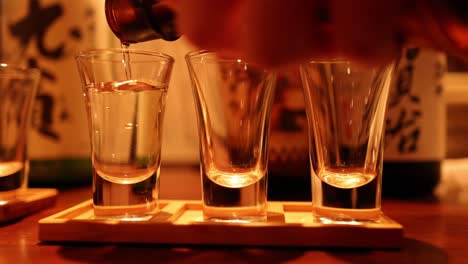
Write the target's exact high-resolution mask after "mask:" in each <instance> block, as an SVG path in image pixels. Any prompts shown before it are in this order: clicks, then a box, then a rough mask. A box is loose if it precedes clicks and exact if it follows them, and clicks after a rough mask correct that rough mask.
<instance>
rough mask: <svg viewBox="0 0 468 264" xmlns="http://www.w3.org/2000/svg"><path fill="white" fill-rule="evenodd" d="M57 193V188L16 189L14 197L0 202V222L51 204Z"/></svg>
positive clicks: (19, 216)
mask: <svg viewBox="0 0 468 264" xmlns="http://www.w3.org/2000/svg"><path fill="white" fill-rule="evenodd" d="M57 194H58V192H57V190H55V189H46V188H37V189H36V188H29V189H25V190H19V191H17V193H16V195H15V196H14V197H12V198H9V199H8V200H6V201H1V202H0V223H5V222H8V221H11V220H15V219H18V218H21V217H23V216H26V215H29V214H32V213H35V212H37V211H40V210H42V209H44V208H47V207H49V206H52V205H53V204H54V203H55V199H56V197H57Z"/></svg>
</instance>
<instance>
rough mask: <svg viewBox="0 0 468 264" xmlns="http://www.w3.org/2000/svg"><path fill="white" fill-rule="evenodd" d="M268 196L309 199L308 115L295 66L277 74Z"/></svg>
mask: <svg viewBox="0 0 468 264" xmlns="http://www.w3.org/2000/svg"><path fill="white" fill-rule="evenodd" d="M268 199H269V200H280V201H288V200H289V201H310V200H311V199H312V196H311V178H310V162H309V145H308V132H307V117H306V113H305V104H304V92H303V89H302V82H301V78H300V74H299V68H298V67H291V68H287V69H284V70H282V71H280V72H279V73H278V74H277V81H276V90H275V99H274V102H273V106H272V113H271V123H270V138H269V153H268Z"/></svg>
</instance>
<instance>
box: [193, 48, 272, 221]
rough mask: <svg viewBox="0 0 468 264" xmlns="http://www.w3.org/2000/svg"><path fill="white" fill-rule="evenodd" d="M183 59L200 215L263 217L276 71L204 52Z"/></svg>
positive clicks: (218, 218) (219, 218) (228, 218)
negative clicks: (194, 124) (195, 138)
mask: <svg viewBox="0 0 468 264" xmlns="http://www.w3.org/2000/svg"><path fill="white" fill-rule="evenodd" d="M186 60H187V64H188V68H189V72H190V77H191V80H192V84H193V90H194V97H195V105H196V110H197V114H198V115H197V117H198V129H199V136H200V170H201V180H202V194H203V197H202V198H203V199H202V200H203V216H204V220H205V221H220V222H237V223H242V222H254V221H263V220H266V219H267V160H268V159H267V158H268V157H267V147H268V133H269V123H270V110H271V106H272V102H273V94H274V83H275V75H274V74H273V73H270V72H268V71H266V70H263V69H262V68H259V67H256V66H255V65H253V64H250V63H248V62H246V61H244V60H241V59H228V58H221V57H218V56H217V54H216V53H213V52H208V51H195V52H191V53H189V54H187V56H186Z"/></svg>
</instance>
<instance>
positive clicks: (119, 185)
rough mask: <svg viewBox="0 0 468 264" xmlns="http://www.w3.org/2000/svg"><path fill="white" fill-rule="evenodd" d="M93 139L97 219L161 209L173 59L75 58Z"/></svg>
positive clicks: (128, 53) (129, 53) (105, 54)
mask: <svg viewBox="0 0 468 264" xmlns="http://www.w3.org/2000/svg"><path fill="white" fill-rule="evenodd" d="M76 61H77V64H78V70H79V74H80V77H81V81H82V86H83V95H84V98H85V102H86V108H87V113H88V122H89V134H90V139H91V154H92V167H93V202H94V213H95V215H96V216H97V217H113V218H120V219H129V220H139V219H146V217H150V216H151V215H152V214H153V213H154V212H155V211H156V210H157V209H158V193H159V168H160V160H161V155H160V154H161V132H162V125H163V117H164V109H165V101H166V94H167V89H168V85H169V79H170V76H171V71H172V66H173V63H174V60H173V59H172V58H171V57H170V56H167V55H165V54H162V53H155V52H147V51H139V50H128V49H112V50H109V49H107V50H89V51H83V52H80V53H79V54H77V55H76Z"/></svg>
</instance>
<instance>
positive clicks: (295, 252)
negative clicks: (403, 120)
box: [0, 160, 468, 264]
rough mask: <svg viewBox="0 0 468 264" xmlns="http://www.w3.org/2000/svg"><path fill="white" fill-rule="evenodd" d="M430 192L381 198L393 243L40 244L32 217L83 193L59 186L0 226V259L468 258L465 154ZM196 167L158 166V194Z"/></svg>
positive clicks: (182, 189) (194, 195)
mask: <svg viewBox="0 0 468 264" xmlns="http://www.w3.org/2000/svg"><path fill="white" fill-rule="evenodd" d="M445 163H446V164H444V175H443V180H442V183H441V184H440V186H439V187H438V189H437V191H436V195H435V197H434V198H433V199H429V200H420V201H414V200H413V201H398V200H384V201H383V211H384V212H385V213H386V214H387V215H389V216H390V217H392V218H393V219H395V220H396V221H398V222H399V223H401V224H402V225H403V226H404V233H405V240H404V244H403V247H402V248H401V249H400V250H355V249H354V250H353V249H317V248H264V247H263V248H248V247H212V246H210V247H208V246H206V247H205V246H198V247H188V246H180V247H172V246H164V245H148V244H146V245H145V244H141V245H135V244H124V245H122V244H117V245H112V244H85V243H62V244H42V243H40V241H39V240H38V224H37V222H38V221H39V220H40V219H42V218H44V217H47V216H49V215H51V214H54V213H56V212H59V211H62V210H64V209H66V208H68V207H70V206H72V205H75V204H77V203H79V202H82V201H84V200H86V199H89V198H90V197H91V188H90V187H80V188H75V189H68V190H61V191H60V194H59V197H58V199H57V203H56V205H55V206H54V207H51V208H48V209H46V210H43V211H41V212H39V213H36V214H34V215H31V216H28V217H25V218H23V219H20V220H17V221H14V222H11V223H8V224H4V225H0V264H4V263H5V264H7V263H48V264H52V263H392V264H393V263H427V264H430V263H468V161H467V160H449V161H446V162H445ZM199 186H200V181H199V176H198V170H197V169H196V168H188V167H187V168H185V167H184V168H182V167H166V168H163V169H162V170H161V198H164V199H199V197H200V190H199V189H200V188H199Z"/></svg>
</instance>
